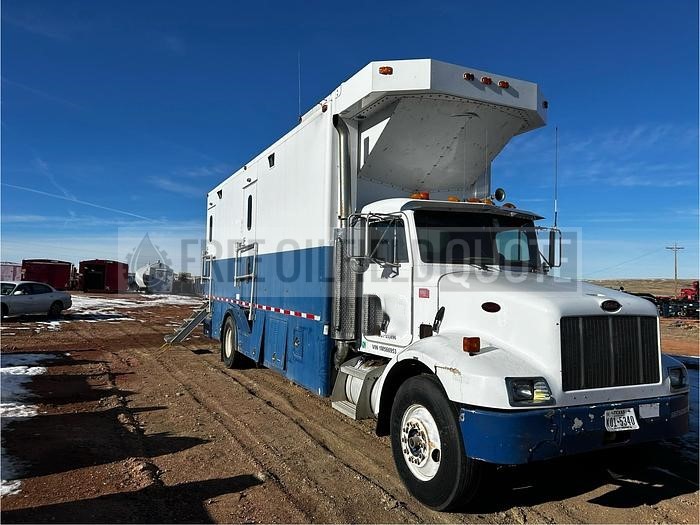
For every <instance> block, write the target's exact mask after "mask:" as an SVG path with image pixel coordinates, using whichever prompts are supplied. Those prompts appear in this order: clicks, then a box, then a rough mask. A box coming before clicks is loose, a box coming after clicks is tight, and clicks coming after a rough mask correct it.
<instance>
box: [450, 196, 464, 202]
mask: <svg viewBox="0 0 700 525" xmlns="http://www.w3.org/2000/svg"><path fill="white" fill-rule="evenodd" d="M447 200H448V202H462V199H460V198H459V197H457V196H456V195H450V196H449V197H447Z"/></svg>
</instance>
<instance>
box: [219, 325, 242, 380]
mask: <svg viewBox="0 0 700 525" xmlns="http://www.w3.org/2000/svg"><path fill="white" fill-rule="evenodd" d="M242 357H243V356H241V354H240V352H239V351H238V330H237V329H236V325H235V324H234V323H233V318H232V317H230V316H229V317H227V318H226V321H224V327H223V328H222V329H221V360H222V361H223V362H224V366H226V368H238V367H239V366H240V364H241V359H242Z"/></svg>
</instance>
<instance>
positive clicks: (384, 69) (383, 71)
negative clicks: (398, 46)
mask: <svg viewBox="0 0 700 525" xmlns="http://www.w3.org/2000/svg"><path fill="white" fill-rule="evenodd" d="M379 74H380V75H393V74H394V68H393V67H391V66H379Z"/></svg>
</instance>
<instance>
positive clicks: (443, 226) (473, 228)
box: [414, 210, 540, 269]
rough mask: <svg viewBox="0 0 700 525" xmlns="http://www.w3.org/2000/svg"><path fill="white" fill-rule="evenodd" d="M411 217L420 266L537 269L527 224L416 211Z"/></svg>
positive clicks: (525, 221)
mask: <svg viewBox="0 0 700 525" xmlns="http://www.w3.org/2000/svg"><path fill="white" fill-rule="evenodd" d="M414 217H415V222H416V230H417V234H418V245H419V248H420V256H421V260H422V261H423V262H426V263H438V264H482V265H486V264H493V265H499V266H510V267H519V268H531V269H536V268H538V267H539V266H540V256H539V249H538V246H537V235H536V234H535V228H534V224H533V223H532V221H531V220H528V219H522V218H518V217H503V216H498V215H487V214H483V213H469V212H464V213H459V212H456V213H455V212H441V211H427V210H417V211H416V212H415V214H414Z"/></svg>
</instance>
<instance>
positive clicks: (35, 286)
mask: <svg viewBox="0 0 700 525" xmlns="http://www.w3.org/2000/svg"><path fill="white" fill-rule="evenodd" d="M0 286H1V289H0V292H1V293H0V302H1V303H2V316H3V317H7V316H8V315H24V314H45V315H49V316H51V317H56V316H58V315H60V314H61V312H62V311H63V310H67V309H68V308H70V307H71V306H72V305H73V300H72V299H71V296H70V294H68V293H66V292H59V291H58V290H56V289H55V288H54V287H52V286H49V285H48V284H45V283H37V282H33V281H3V282H2V284H1V285H0Z"/></svg>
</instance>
